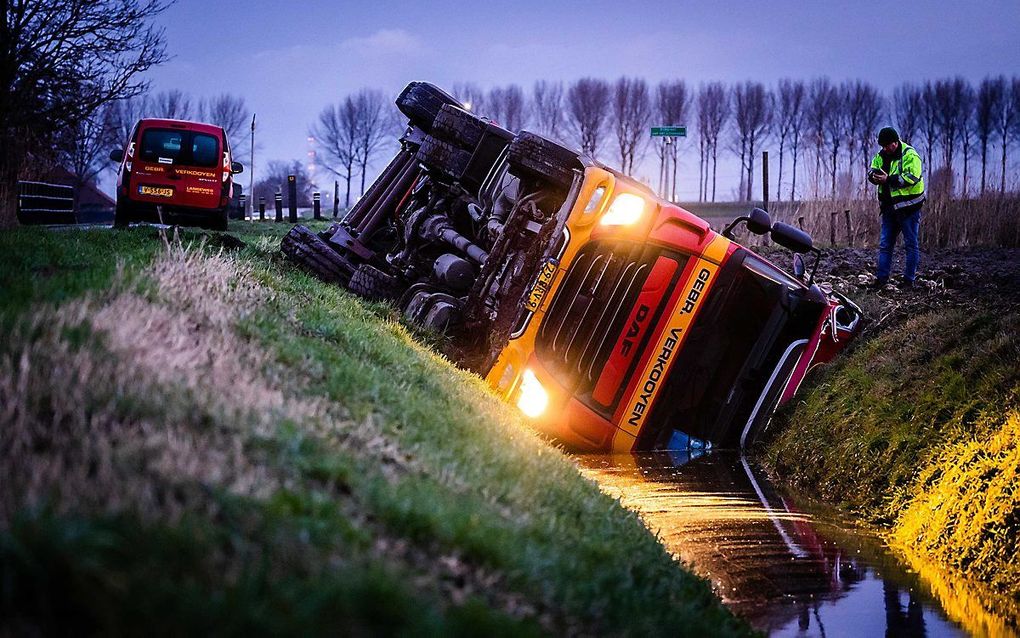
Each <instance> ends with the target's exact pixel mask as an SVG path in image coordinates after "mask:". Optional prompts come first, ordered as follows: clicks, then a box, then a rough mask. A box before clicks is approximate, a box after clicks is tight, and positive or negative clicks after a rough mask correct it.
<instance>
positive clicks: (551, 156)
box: [510, 131, 583, 188]
mask: <svg viewBox="0 0 1020 638" xmlns="http://www.w3.org/2000/svg"><path fill="white" fill-rule="evenodd" d="M582 168H583V166H582V165H581V162H580V160H578V158H577V153H576V152H575V151H572V150H570V149H569V148H567V147H565V146H560V145H559V144H557V143H556V142H553V141H551V140H547V139H546V138H544V137H542V136H540V135H536V134H534V133H529V132H527V131H521V132H520V133H518V134H517V137H515V138H514V141H513V142H511V143H510V172H511V173H513V174H514V175H517V176H518V177H533V178H537V179H540V180H544V181H546V182H549V183H551V184H554V185H556V186H559V187H562V188H567V187H569V186H570V184H571V182H573V181H574V169H578V170H580V169H582Z"/></svg>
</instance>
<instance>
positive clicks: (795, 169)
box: [790, 146, 797, 202]
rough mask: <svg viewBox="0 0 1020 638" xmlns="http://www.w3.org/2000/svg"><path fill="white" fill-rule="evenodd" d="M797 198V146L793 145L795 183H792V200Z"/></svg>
mask: <svg viewBox="0 0 1020 638" xmlns="http://www.w3.org/2000/svg"><path fill="white" fill-rule="evenodd" d="M796 199H797V147H796V146H794V147H793V184H791V185H790V201H791V202H792V201H796Z"/></svg>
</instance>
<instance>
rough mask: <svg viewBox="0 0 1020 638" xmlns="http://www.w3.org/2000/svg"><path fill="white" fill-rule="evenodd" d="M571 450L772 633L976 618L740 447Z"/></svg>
mask: <svg viewBox="0 0 1020 638" xmlns="http://www.w3.org/2000/svg"><path fill="white" fill-rule="evenodd" d="M575 458H576V460H577V462H578V464H579V465H580V466H581V470H582V472H583V473H584V474H585V475H586V476H588V477H590V478H592V479H593V480H595V481H597V482H598V483H599V485H600V486H601V487H602V489H603V490H604V491H605V492H607V493H609V494H611V495H613V496H618V497H619V498H620V499H621V501H622V502H623V504H624V505H625V506H627V507H630V508H632V509H635V510H637V511H639V512H640V513H641V515H642V517H643V518H644V520H645V522H646V524H647V525H648V527H649V528H650V529H651V530H652V531H653V532H654V533H656V534H657V535H658V536H659V537H660V539H661V540H662V543H663V544H664V545H665V547H666V548H667V549H668V550H669V551H670V552H672V553H673V554H674V555H676V556H678V557H679V558H680V559H682V560H683V561H685V562H686V563H688V564H690V565H691V566H692V567H693V568H694V570H695V571H697V572H698V573H699V574H701V575H702V576H704V577H706V578H708V579H709V580H711V581H712V583H713V585H714V586H715V588H716V591H717V592H718V594H719V595H720V597H722V599H723V602H724V603H726V605H727V606H729V607H730V608H731V609H733V611H735V612H736V613H737V614H739V615H741V616H743V617H744V618H746V619H747V620H748V621H749V622H750V623H751V624H752V625H753V626H754V627H756V628H758V629H760V630H762V631H766V632H768V633H769V635H771V636H847V635H854V636H961V635H967V633H968V632H967V631H965V630H964V629H963V628H962V627H961V625H960V624H958V622H961V621H962V622H964V623H966V624H965V625H964V626H966V627H968V628H971V630H973V628H974V627H975V625H974V624H972V623H971V622H969V621H971V620H972V619H970V618H956V619H952V620H951V619H950V618H949V616H947V613H946V611H945V609H943V607H942V606H941V605H940V603H939V600H938V598H937V597H936V596H935V595H933V593H932V589H931V587H930V585H929V583H927V582H926V581H925V580H923V579H922V578H921V577H920V576H919V575H918V574H917V573H914V572H913V571H911V570H910V569H909V568H908V567H906V566H905V565H903V564H901V563H900V562H899V560H898V559H897V558H896V557H895V556H894V555H893V554H892V553H891V552H889V551H888V550H887V549H886V548H885V547H884V546H883V545H882V543H881V542H880V540H879V539H877V538H875V537H874V536H872V535H871V534H870V533H868V532H866V531H862V530H857V529H853V528H852V527H849V526H847V525H846V524H844V523H841V522H839V521H835V520H833V519H831V518H829V517H827V516H826V515H822V514H818V513H813V510H810V509H809V508H810V506H809V505H806V501H805V500H804V499H794V498H792V497H791V496H789V495H788V494H784V493H781V492H780V491H778V490H777V489H776V488H775V487H774V486H773V485H771V484H770V483H769V481H768V480H767V478H766V477H765V475H764V473H763V472H761V471H759V470H757V469H755V468H754V467H753V466H752V465H751V464H749V463H748V462H747V461H746V460H743V459H741V458H740V457H737V456H735V455H730V454H723V453H711V454H703V453H701V452H698V451H693V452H662V453H655V454H642V455H617V456H577V457H575ZM982 627H985V630H987V629H988V626H984V625H982ZM1002 631H1005V632H1006V633H1007V635H1008V633H1009V630H1008V629H1002ZM978 633H985V631H982V630H979V631H978ZM990 633H992V634H999V633H1000V631H997V630H992V631H990Z"/></svg>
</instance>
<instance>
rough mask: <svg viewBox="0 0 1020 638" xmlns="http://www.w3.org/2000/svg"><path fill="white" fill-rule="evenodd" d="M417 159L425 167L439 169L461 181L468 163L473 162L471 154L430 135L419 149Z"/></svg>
mask: <svg viewBox="0 0 1020 638" xmlns="http://www.w3.org/2000/svg"><path fill="white" fill-rule="evenodd" d="M415 159H417V160H418V161H419V162H421V163H422V164H424V165H425V166H428V167H430V168H435V169H438V170H439V171H442V172H443V173H446V174H447V175H449V176H451V177H453V178H455V179H459V178H460V176H461V175H463V174H464V170H465V169H466V168H467V165H468V162H470V161H471V153H469V152H467V151H465V150H463V149H461V148H457V147H456V146H454V145H453V144H451V143H450V142H444V141H443V140H438V139H436V138H434V137H432V136H431V135H429V136H428V137H426V138H425V139H424V140H423V141H422V143H421V146H420V147H418V154H417V155H415Z"/></svg>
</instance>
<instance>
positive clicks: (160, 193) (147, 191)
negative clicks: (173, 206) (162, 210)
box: [138, 186, 174, 197]
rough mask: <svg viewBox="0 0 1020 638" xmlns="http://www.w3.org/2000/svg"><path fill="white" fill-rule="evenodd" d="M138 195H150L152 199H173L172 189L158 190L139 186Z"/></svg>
mask: <svg viewBox="0 0 1020 638" xmlns="http://www.w3.org/2000/svg"><path fill="white" fill-rule="evenodd" d="M138 194H139V195H152V196H154V197H173V196H174V189H172V188H160V187H157V186H139V187H138Z"/></svg>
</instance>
